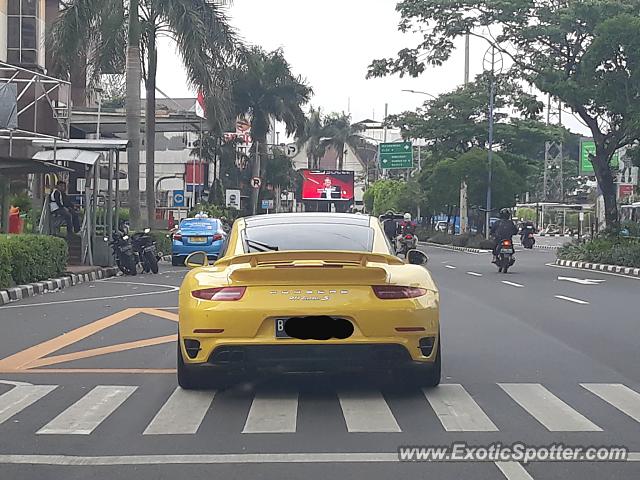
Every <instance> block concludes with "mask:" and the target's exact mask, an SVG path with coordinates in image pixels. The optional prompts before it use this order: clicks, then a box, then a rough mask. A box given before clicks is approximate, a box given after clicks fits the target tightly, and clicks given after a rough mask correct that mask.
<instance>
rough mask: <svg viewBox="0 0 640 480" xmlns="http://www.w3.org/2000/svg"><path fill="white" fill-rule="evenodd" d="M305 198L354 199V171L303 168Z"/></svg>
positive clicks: (303, 196) (303, 194)
mask: <svg viewBox="0 0 640 480" xmlns="http://www.w3.org/2000/svg"><path fill="white" fill-rule="evenodd" d="M302 175H303V177H304V181H303V183H302V199H303V200H335V201H340V200H343V201H349V200H353V190H354V173H353V172H348V171H337V170H303V171H302Z"/></svg>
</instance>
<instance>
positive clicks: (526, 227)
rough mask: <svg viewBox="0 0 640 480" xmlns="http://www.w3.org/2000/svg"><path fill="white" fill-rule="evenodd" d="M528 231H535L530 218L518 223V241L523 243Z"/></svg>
mask: <svg viewBox="0 0 640 480" xmlns="http://www.w3.org/2000/svg"><path fill="white" fill-rule="evenodd" d="M530 233H536V227H535V225H534V224H533V222H532V221H531V220H524V219H523V220H522V222H521V224H520V242H521V243H522V244H523V245H524V243H525V239H526V238H527V236H528V235H529V234H530Z"/></svg>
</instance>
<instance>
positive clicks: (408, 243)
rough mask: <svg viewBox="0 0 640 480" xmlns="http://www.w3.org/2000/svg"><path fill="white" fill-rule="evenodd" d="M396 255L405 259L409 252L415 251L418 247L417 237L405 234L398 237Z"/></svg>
mask: <svg viewBox="0 0 640 480" xmlns="http://www.w3.org/2000/svg"><path fill="white" fill-rule="evenodd" d="M398 244H399V248H398V253H399V254H401V255H404V257H405V258H407V253H408V252H409V250H415V249H416V248H417V246H418V237H416V236H415V235H413V234H411V233H405V234H403V235H400V237H398Z"/></svg>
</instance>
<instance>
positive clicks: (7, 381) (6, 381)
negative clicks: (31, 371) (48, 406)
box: [0, 380, 33, 387]
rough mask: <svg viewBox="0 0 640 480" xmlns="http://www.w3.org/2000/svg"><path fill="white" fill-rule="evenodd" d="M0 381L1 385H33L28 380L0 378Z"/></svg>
mask: <svg viewBox="0 0 640 480" xmlns="http://www.w3.org/2000/svg"><path fill="white" fill-rule="evenodd" d="M0 383H1V384H3V385H13V386H14V387H25V386H31V385H33V383H29V382H16V381H14V380H0Z"/></svg>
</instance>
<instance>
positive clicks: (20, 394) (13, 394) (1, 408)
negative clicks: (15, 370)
mask: <svg viewBox="0 0 640 480" xmlns="http://www.w3.org/2000/svg"><path fill="white" fill-rule="evenodd" d="M56 387H57V385H18V386H17V387H13V388H12V389H11V390H9V391H8V392H6V393H3V394H2V395H0V424H2V423H3V422H5V421H7V420H8V419H10V418H11V417H13V416H14V415H16V414H17V413H20V412H21V411H22V410H24V409H25V408H27V407H28V406H30V405H32V404H34V403H36V402H37V401H38V400H40V399H41V398H42V397H44V396H45V395H47V394H48V393H50V392H52V391H53V390H55V389H56Z"/></svg>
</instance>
